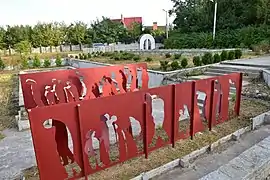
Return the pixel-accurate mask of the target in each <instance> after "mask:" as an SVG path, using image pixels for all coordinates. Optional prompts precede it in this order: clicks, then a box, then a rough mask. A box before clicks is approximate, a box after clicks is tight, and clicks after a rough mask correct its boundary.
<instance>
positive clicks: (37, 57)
mask: <svg viewBox="0 0 270 180" xmlns="http://www.w3.org/2000/svg"><path fill="white" fill-rule="evenodd" d="M40 66H41V62H40V58H39V56H38V55H37V54H36V55H35V57H34V60H33V67H34V68H39V67H40Z"/></svg>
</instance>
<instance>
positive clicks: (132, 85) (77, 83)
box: [20, 63, 149, 109]
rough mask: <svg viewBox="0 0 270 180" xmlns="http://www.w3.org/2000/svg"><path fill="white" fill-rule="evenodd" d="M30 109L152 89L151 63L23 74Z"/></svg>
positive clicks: (25, 100) (22, 83)
mask: <svg viewBox="0 0 270 180" xmlns="http://www.w3.org/2000/svg"><path fill="white" fill-rule="evenodd" d="M20 79H21V85H22V91H23V97H24V105H25V107H26V109H31V108H35V107H42V106H47V105H55V104H60V103H68V102H76V101H80V100H87V99H94V98H97V97H104V96H110V95H115V94H121V93H126V92H133V91H136V90H138V89H148V81H149V77H148V73H147V64H146V63H139V64H129V65H117V66H108V67H99V68H85V69H72V70H59V71H51V72H40V73H31V74H21V75H20Z"/></svg>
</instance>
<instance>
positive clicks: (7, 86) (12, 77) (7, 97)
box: [0, 72, 18, 139]
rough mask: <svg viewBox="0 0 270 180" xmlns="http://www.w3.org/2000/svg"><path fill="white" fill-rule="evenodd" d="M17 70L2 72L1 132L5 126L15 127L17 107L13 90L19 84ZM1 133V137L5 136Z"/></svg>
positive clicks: (0, 93) (0, 74)
mask: <svg viewBox="0 0 270 180" xmlns="http://www.w3.org/2000/svg"><path fill="white" fill-rule="evenodd" d="M16 78H17V76H16V72H0V104H1V106H0V134H1V131H2V130H4V129H5V128H12V127H15V115H16V113H17V109H16V107H15V105H16V104H14V103H15V102H13V97H14V94H13V92H14V91H13V90H14V88H15V87H16V86H18V81H17V80H16ZM3 137H4V136H3V135H0V139H1V138H3Z"/></svg>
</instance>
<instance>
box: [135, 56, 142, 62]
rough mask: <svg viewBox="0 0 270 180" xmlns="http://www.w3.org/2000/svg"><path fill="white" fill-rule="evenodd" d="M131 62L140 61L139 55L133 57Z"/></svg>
mask: <svg viewBox="0 0 270 180" xmlns="http://www.w3.org/2000/svg"><path fill="white" fill-rule="evenodd" d="M133 60H134V61H135V62H138V61H140V60H141V57H140V56H139V55H136V56H134V57H133Z"/></svg>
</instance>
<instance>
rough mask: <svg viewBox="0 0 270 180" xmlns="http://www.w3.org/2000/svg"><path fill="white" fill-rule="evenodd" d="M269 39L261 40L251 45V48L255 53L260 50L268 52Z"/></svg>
mask: <svg viewBox="0 0 270 180" xmlns="http://www.w3.org/2000/svg"><path fill="white" fill-rule="evenodd" d="M269 41H270V40H263V41H261V42H259V43H258V44H255V45H252V46H251V49H252V50H253V51H254V52H256V53H260V52H266V53H269V52H270V42H269Z"/></svg>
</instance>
